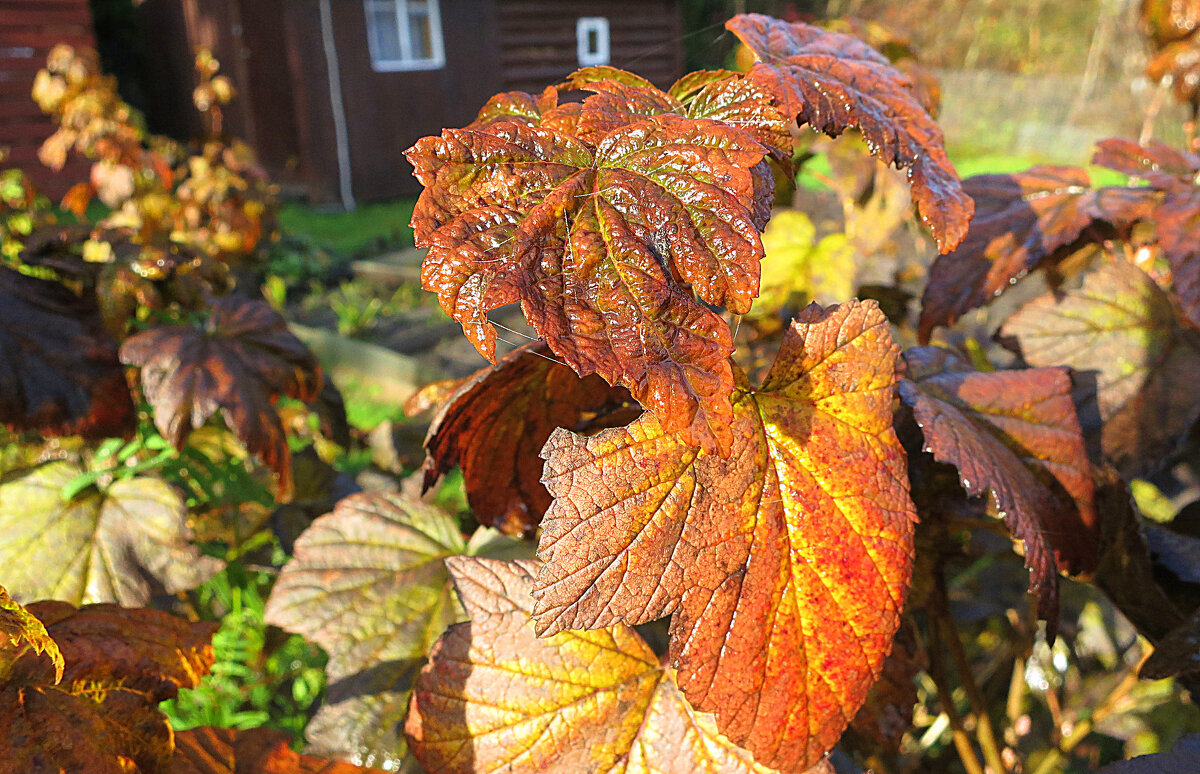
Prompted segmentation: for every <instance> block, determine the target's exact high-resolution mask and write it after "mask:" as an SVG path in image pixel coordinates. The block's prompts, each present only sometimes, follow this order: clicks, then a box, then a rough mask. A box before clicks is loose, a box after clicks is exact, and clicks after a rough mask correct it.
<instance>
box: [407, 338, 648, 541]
mask: <svg viewBox="0 0 1200 774" xmlns="http://www.w3.org/2000/svg"><path fill="white" fill-rule="evenodd" d="M627 400H630V398H629V393H628V392H627V391H626V390H624V389H622V388H616V387H610V386H609V385H608V384H607V383H606V382H605V381H604V380H603V379H601V378H600V377H598V376H595V375H592V376H588V377H586V378H584V379H580V378H579V377H578V376H576V375H575V372H574V371H572V370H571V369H570V368H567V367H566V366H564V365H560V364H559V363H557V362H556V361H554V360H553V359H552V357H551V355H550V350H549V349H548V348H547V347H546V346H545V345H544V344H527V345H526V346H524V347H521V348H520V349H518V350H516V351H515V352H512V353H511V354H509V355H507V356H505V357H503V358H501V359H500V360H497V361H496V364H495V365H494V366H491V367H489V368H483V369H481V370H479V371H478V372H476V373H475V375H474V376H472V377H471V378H470V379H469V380H467V382H466V383H465V384H463V385H461V386H460V387H459V388H458V390H457V391H456V392H455V393H454V394H453V395H452V396H450V397H449V398H448V399H447V400H446V401H445V403H444V404H443V406H442V408H441V410H440V411H439V412H438V415H437V416H436V417H435V418H434V420H433V423H432V424H431V425H430V426H429V434H428V435H427V436H426V438H425V449H426V458H425V468H424V470H425V483H424V487H425V489H426V490H428V489H429V488H430V487H431V486H433V484H434V483H435V482H436V481H437V480H438V479H439V478H440V477H441V476H442V475H443V474H445V473H446V472H447V471H448V470H450V469H451V468H453V467H454V466H455V465H457V466H458V467H460V468H461V469H462V473H463V486H464V489H465V490H466V494H467V501H468V502H469V503H470V505H471V512H472V513H473V514H474V515H475V518H476V519H478V520H479V522H480V523H481V524H486V525H489V526H495V527H499V528H500V529H501V530H502V531H504V532H508V533H511V534H517V535H521V534H525V533H528V532H532V530H533V529H534V528H535V527H536V526H537V525H538V523H539V522H540V521H541V520H542V514H544V513H545V512H546V509H547V508H549V507H550V493H549V492H547V491H546V487H544V486H543V485H542V481H541V478H542V459H541V457H540V456H538V453H539V452H540V451H541V449H542V446H544V445H545V443H546V439H547V438H549V437H550V433H551V432H553V431H554V429H555V428H559V427H566V428H571V429H578V428H579V424H580V422H581V421H582V420H583V419H584V418H585V417H587V416H588V415H591V414H594V412H596V411H597V410H600V409H602V408H604V407H605V406H607V405H610V404H612V405H619V404H621V403H623V402H625V401H627Z"/></svg>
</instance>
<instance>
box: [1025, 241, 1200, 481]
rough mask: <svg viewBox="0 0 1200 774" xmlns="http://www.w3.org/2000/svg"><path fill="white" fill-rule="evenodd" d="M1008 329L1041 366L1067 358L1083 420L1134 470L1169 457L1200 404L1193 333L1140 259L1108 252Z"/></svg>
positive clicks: (1110, 453) (1127, 471) (1125, 470)
mask: <svg viewBox="0 0 1200 774" xmlns="http://www.w3.org/2000/svg"><path fill="white" fill-rule="evenodd" d="M1001 332H1002V334H1003V335H1005V336H1012V337H1013V338H1014V339H1015V340H1016V341H1017V342H1018V343H1019V344H1020V348H1021V353H1022V355H1023V356H1024V358H1025V361H1026V362H1027V363H1029V364H1030V365H1033V366H1050V365H1055V366H1057V365H1065V366H1068V367H1070V368H1072V369H1074V371H1075V373H1076V377H1075V381H1076V383H1077V384H1078V385H1079V388H1080V389H1079V393H1080V394H1079V405H1080V421H1081V423H1082V424H1083V428H1084V431H1085V432H1092V431H1094V432H1097V433H1100V437H1101V443H1102V446H1103V452H1104V455H1105V456H1106V457H1108V458H1109V459H1110V460H1111V461H1112V462H1113V463H1114V464H1115V465H1116V467H1117V469H1118V471H1119V472H1120V473H1121V474H1122V475H1124V476H1127V477H1131V478H1132V477H1134V476H1138V475H1145V474H1148V473H1149V472H1151V471H1152V470H1154V469H1155V468H1156V466H1158V465H1161V464H1163V462H1165V458H1166V457H1167V455H1169V454H1170V453H1171V452H1172V451H1173V450H1174V448H1175V446H1176V445H1177V443H1178V440H1179V438H1180V436H1181V435H1182V434H1183V433H1184V432H1185V431H1186V430H1187V429H1188V428H1189V427H1190V426H1191V424H1192V422H1193V421H1194V420H1195V419H1196V416H1197V413H1198V412H1200V404H1197V403H1196V401H1195V400H1193V399H1192V396H1191V392H1190V390H1191V387H1192V385H1194V384H1197V383H1200V349H1198V348H1197V345H1196V342H1195V341H1194V334H1192V333H1191V332H1190V331H1186V330H1184V329H1183V328H1181V327H1180V326H1179V324H1178V323H1177V322H1176V321H1175V313H1174V310H1173V309H1172V307H1171V302H1170V299H1169V298H1168V297H1167V295H1166V293H1164V292H1163V291H1162V290H1161V289H1160V288H1159V287H1158V285H1157V284H1155V282H1154V280H1153V279H1151V278H1150V277H1149V276H1148V275H1146V274H1145V273H1144V272H1143V271H1142V270H1141V269H1139V268H1138V267H1136V266H1134V265H1133V264H1131V263H1129V262H1127V261H1124V260H1121V259H1110V260H1109V261H1107V262H1105V263H1104V264H1102V265H1101V266H1100V267H1099V268H1098V269H1096V270H1095V271H1092V272H1090V273H1088V274H1086V275H1084V277H1083V279H1082V282H1081V284H1080V285H1079V286H1077V287H1068V288H1064V289H1062V290H1061V291H1059V292H1057V293H1054V294H1051V295H1045V296H1042V297H1040V298H1037V299H1035V300H1034V301H1031V302H1030V303H1028V304H1026V305H1025V306H1024V307H1022V308H1021V309H1020V310H1018V311H1017V313H1016V314H1014V315H1013V316H1012V317H1010V318H1009V319H1008V321H1007V322H1006V323H1005V325H1004V327H1003V329H1002V331H1001Z"/></svg>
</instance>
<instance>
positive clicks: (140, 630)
mask: <svg viewBox="0 0 1200 774" xmlns="http://www.w3.org/2000/svg"><path fill="white" fill-rule="evenodd" d="M29 612H30V613H32V614H33V615H35V616H37V617H38V618H39V619H41V621H42V623H44V624H45V626H46V630H47V631H48V632H49V634H50V636H51V637H52V638H53V639H54V641H55V642H56V643H57V644H58V647H59V649H60V650H61V651H62V656H63V659H64V661H65V662H66V671H65V672H64V674H63V684H64V685H69V684H72V683H87V684H93V685H94V684H100V685H110V686H116V685H119V686H122V687H124V688H129V689H132V690H135V691H138V692H140V693H143V694H146V695H147V696H149V697H151V699H152V701H154V702H160V701H166V700H167V699H173V698H175V696H176V694H178V692H179V689H180V688H195V687H196V686H197V685H199V684H200V679H201V678H202V677H204V675H206V674H208V671H209V670H210V669H211V668H212V665H213V662H214V659H215V656H214V654H213V649H212V645H211V641H212V636H213V634H214V633H215V632H216V630H217V625H216V624H215V623H210V622H190V621H185V620H183V619H181V618H176V617H175V616H173V615H170V614H168V613H164V612H162V611H160V610H150V609H146V608H125V607H118V606H117V605H85V606H83V607H82V608H79V609H76V608H75V606H74V605H69V604H67V603H66V602H34V603H33V604H31V605H29Z"/></svg>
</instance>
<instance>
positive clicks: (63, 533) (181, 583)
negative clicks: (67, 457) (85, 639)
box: [0, 460, 224, 607]
mask: <svg viewBox="0 0 1200 774" xmlns="http://www.w3.org/2000/svg"><path fill="white" fill-rule="evenodd" d="M84 472H85V471H84V470H83V469H82V468H81V467H79V466H78V465H76V464H74V463H72V462H68V461H61V460H60V461H56V462H49V463H46V464H44V465H41V466H39V467H36V468H33V469H29V470H26V471H23V472H21V473H20V474H16V475H11V476H10V477H9V478H8V479H7V480H5V481H4V483H0V564H2V565H4V567H5V568H6V570H5V577H4V580H5V583H6V585H7V586H8V588H9V590H10V591H11V593H12V594H13V596H14V597H15V598H16V599H18V600H22V601H28V600H34V599H60V600H63V601H66V602H70V603H72V604H81V603H85V602H116V603H118V604H122V605H126V606H130V607H136V606H140V605H144V604H147V603H148V602H149V601H150V596H151V594H152V593H153V591H154V590H155V589H156V588H161V589H162V590H164V591H166V592H167V593H171V594H173V593H175V592H178V591H186V590H187V589H191V588H195V587H196V586H198V585H200V583H202V582H203V581H205V580H207V579H208V578H209V577H210V576H211V575H213V573H215V572H217V571H218V570H220V569H221V567H223V566H224V564H223V562H221V561H220V560H218V559H215V558H212V557H207V556H203V555H202V554H201V553H200V552H199V551H198V550H197V549H196V548H195V546H193V545H192V544H191V543H190V542H189V540H190V538H191V530H190V529H189V528H188V526H187V507H186V506H185V505H184V503H183V502H182V501H181V500H180V498H179V495H178V494H176V493H175V491H174V490H173V489H171V487H170V486H168V485H167V484H166V482H164V481H162V480H161V479H157V478H151V477H148V476H139V477H136V478H126V479H118V480H117V481H114V482H113V483H112V484H110V485H108V486H107V487H105V488H104V489H103V490H102V491H101V490H98V489H96V488H94V487H89V488H88V489H85V490H84V491H83V492H81V493H79V494H78V495H76V496H75V497H73V498H72V499H71V500H69V501H64V500H63V496H62V492H63V488H64V487H66V486H67V485H68V484H70V483H71V482H72V481H74V480H75V479H76V478H77V477H79V476H80V475H82V474H83V473H84Z"/></svg>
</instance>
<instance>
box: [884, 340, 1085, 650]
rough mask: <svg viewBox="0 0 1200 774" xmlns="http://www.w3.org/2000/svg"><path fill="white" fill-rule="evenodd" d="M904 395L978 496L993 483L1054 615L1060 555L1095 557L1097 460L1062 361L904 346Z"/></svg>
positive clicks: (1037, 589)
mask: <svg viewBox="0 0 1200 774" xmlns="http://www.w3.org/2000/svg"><path fill="white" fill-rule="evenodd" d="M905 361H906V362H907V364H908V374H907V377H908V378H907V379H905V380H904V381H902V382H901V383H900V396H901V398H902V399H903V400H904V402H905V403H907V404H908V405H909V406H911V407H912V410H913V414H914V415H915V416H916V420H917V424H918V425H919V426H920V427H921V432H922V433H923V434H924V436H925V449H926V451H929V452H932V453H933V455H934V457H935V458H936V459H937V460H938V461H939V462H946V463H949V464H951V465H954V466H955V467H957V468H958V471H959V479H960V481H961V482H962V485H963V488H964V489H966V491H967V494H968V495H971V496H972V497H976V496H980V495H983V494H984V493H987V492H990V493H991V495H992V498H993V499H994V501H995V504H996V509H997V511H998V512H999V513H1000V515H1001V516H1003V518H1004V521H1005V523H1006V524H1008V526H1009V529H1010V530H1011V531H1012V533H1013V535H1014V536H1015V537H1017V538H1018V539H1020V540H1022V541H1023V542H1024V544H1025V561H1026V564H1027V565H1028V566H1029V569H1030V588H1031V590H1032V591H1033V592H1034V593H1036V594H1038V596H1039V598H1040V600H1041V606H1040V611H1041V614H1042V615H1043V616H1044V617H1046V618H1047V619H1048V620H1049V621H1050V622H1051V628H1052V629H1053V627H1054V624H1055V623H1056V622H1057V618H1058V573H1057V570H1058V567H1057V563H1056V561H1055V559H1056V557H1057V559H1058V561H1059V562H1061V564H1062V565H1063V567H1064V569H1067V570H1069V571H1071V572H1074V573H1080V572H1086V571H1089V570H1091V569H1093V568H1094V567H1095V563H1096V558H1097V556H1096V539H1097V533H1096V510H1095V504H1094V503H1093V495H1094V488H1093V484H1092V479H1091V463H1090V462H1089V461H1088V458H1087V452H1086V450H1085V448H1084V442H1083V432H1082V430H1081V429H1080V426H1079V418H1078V417H1077V416H1076V413H1075V404H1074V402H1073V400H1072V396H1071V378H1070V376H1069V375H1068V373H1067V370H1066V369H1065V368H1036V369H1026V370H1019V371H997V372H994V373H981V372H977V371H974V370H972V369H971V368H970V367H969V366H968V365H967V364H966V363H965V362H964V361H962V360H960V359H958V358H957V357H955V356H954V355H953V353H950V352H948V351H946V350H942V349H937V348H934V347H921V348H918V349H915V350H910V351H909V352H907V353H905Z"/></svg>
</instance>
